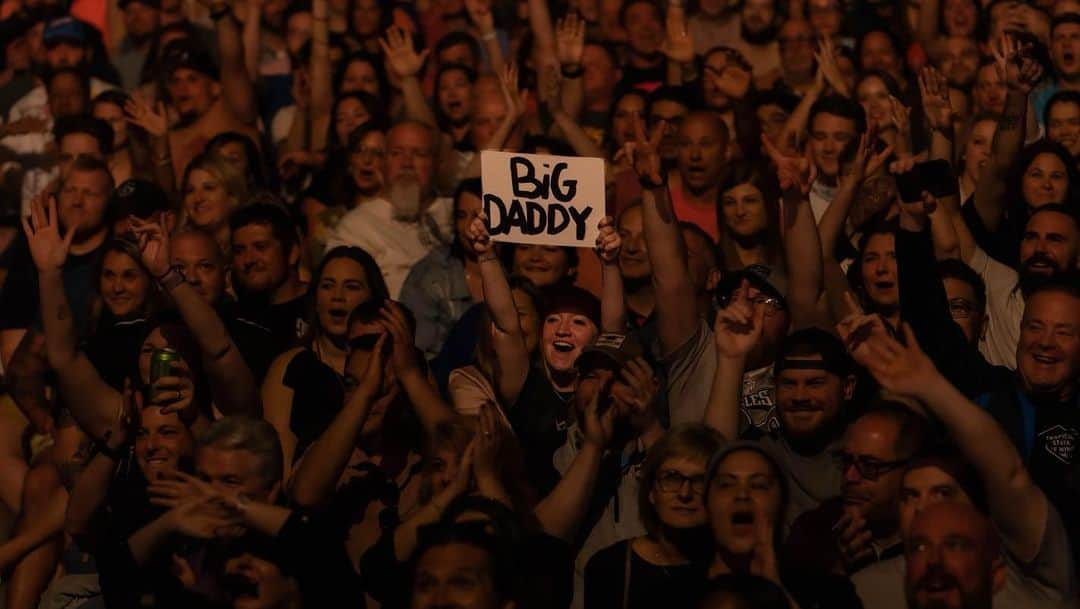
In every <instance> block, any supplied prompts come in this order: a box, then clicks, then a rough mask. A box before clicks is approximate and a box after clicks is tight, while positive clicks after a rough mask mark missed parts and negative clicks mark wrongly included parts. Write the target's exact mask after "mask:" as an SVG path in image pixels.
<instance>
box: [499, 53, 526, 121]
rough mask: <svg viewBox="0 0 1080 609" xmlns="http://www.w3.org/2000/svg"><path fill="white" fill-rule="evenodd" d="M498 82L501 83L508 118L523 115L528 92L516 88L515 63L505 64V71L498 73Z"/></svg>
mask: <svg viewBox="0 0 1080 609" xmlns="http://www.w3.org/2000/svg"><path fill="white" fill-rule="evenodd" d="M499 83H500V84H501V85H502V93H503V99H504V100H505V101H506V107H507V109H509V114H508V117H507V118H508V119H511V120H515V121H516V120H518V119H520V118H521V117H522V116H525V108H526V107H527V105H528V99H529V92H528V90H526V89H518V88H517V87H518V69H517V65H515V64H513V63H511V64H508V65H507V66H506V71H505V72H504V73H503V74H501V75H500V78H499Z"/></svg>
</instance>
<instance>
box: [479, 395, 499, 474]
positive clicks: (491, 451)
mask: <svg viewBox="0 0 1080 609" xmlns="http://www.w3.org/2000/svg"><path fill="white" fill-rule="evenodd" d="M496 408H498V406H496V405H494V404H493V403H491V402H484V403H482V404H480V416H479V417H477V421H476V434H475V435H474V436H473V441H472V444H473V474H474V475H475V476H476V477H477V478H488V479H495V478H498V476H499V471H500V469H501V467H500V464H499V457H500V455H501V454H502V445H503V439H504V436H505V432H504V430H503V425H502V423H501V422H500V421H499V417H498V415H497V414H496V413H495V409H496Z"/></svg>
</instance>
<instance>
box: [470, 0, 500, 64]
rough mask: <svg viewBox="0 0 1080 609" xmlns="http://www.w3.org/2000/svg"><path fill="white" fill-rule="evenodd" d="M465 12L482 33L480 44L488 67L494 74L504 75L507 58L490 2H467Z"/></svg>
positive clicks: (477, 0)
mask: <svg viewBox="0 0 1080 609" xmlns="http://www.w3.org/2000/svg"><path fill="white" fill-rule="evenodd" d="M465 10H466V11H467V12H468V13H469V20H470V21H472V23H473V25H474V26H475V27H476V31H477V32H479V33H480V43H481V44H483V45H484V51H486V52H487V56H488V66H489V67H490V68H491V72H492V73H493V74H502V73H503V70H505V69H506V58H505V57H503V50H502V45H501V44H500V43H499V36H498V32H496V31H495V15H494V14H493V13H492V12H491V2H490V0H465Z"/></svg>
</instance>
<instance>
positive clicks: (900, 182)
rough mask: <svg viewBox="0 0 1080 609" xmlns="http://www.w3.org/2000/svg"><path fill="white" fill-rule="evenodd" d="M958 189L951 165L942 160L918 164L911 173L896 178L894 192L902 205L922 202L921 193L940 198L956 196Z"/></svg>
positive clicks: (958, 185)
mask: <svg viewBox="0 0 1080 609" xmlns="http://www.w3.org/2000/svg"><path fill="white" fill-rule="evenodd" d="M959 188H960V184H959V182H957V180H956V173H954V172H953V169H952V165H950V164H949V162H948V161H946V160H944V159H936V160H933V161H927V162H925V163H919V164H917V165H915V166H914V167H912V168H911V171H909V172H907V173H905V174H902V175H898V176H896V190H897V192H898V193H899V194H900V200H901V201H903V202H904V203H918V202H919V201H922V193H923V191H926V192H929V193H930V194H932V195H934V196H935V197H938V198H941V197H949V196H953V195H955V194H957V192H958V191H959Z"/></svg>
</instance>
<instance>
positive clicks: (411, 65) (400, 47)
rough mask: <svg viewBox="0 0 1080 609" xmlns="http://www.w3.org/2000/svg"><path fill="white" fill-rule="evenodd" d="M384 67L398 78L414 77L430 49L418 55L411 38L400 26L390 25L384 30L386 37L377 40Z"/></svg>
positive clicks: (422, 65)
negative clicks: (384, 63) (383, 58)
mask: <svg viewBox="0 0 1080 609" xmlns="http://www.w3.org/2000/svg"><path fill="white" fill-rule="evenodd" d="M379 46H380V47H382V50H383V55H385V56H386V66H387V67H388V68H390V71H391V72H392V73H393V74H394V75H395V76H397V77H398V78H409V77H411V76H416V75H417V74H419V73H420V70H421V69H422V68H423V67H424V60H425V59H427V56H428V53H429V52H430V49H424V50H423V51H420V52H419V53H417V52H416V49H414V48H413V43H412V37H411V36H410V35H409V33H408V32H406V31H405V30H404V29H403V28H402V27H401V26H397V25H392V26H390V27H389V28H387V30H386V37H385V38H381V39H379Z"/></svg>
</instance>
